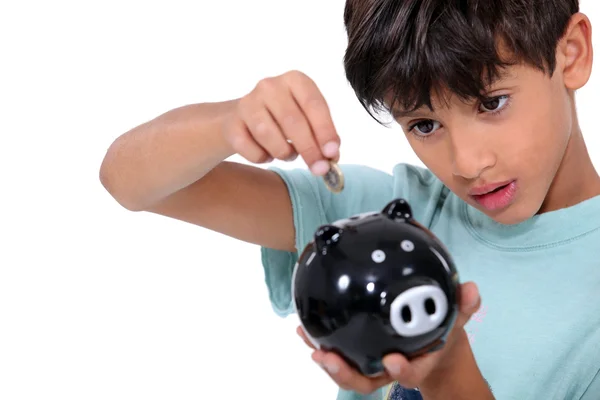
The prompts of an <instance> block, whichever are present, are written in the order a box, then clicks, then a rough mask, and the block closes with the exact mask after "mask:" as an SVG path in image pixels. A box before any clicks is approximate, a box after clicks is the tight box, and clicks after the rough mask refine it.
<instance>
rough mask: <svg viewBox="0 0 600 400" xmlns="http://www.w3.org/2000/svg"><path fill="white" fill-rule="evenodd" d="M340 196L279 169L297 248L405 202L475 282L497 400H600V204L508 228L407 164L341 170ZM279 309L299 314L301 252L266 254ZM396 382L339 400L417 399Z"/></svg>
mask: <svg viewBox="0 0 600 400" xmlns="http://www.w3.org/2000/svg"><path fill="white" fill-rule="evenodd" d="M341 168H342V170H343V172H344V176H345V180H346V184H345V189H344V191H343V192H342V193H340V194H333V193H331V192H329V191H328V190H327V188H326V187H325V186H324V184H323V182H322V180H321V178H318V177H315V176H313V175H312V174H311V173H310V172H309V171H307V170H303V169H294V170H287V171H286V170H281V169H276V168H273V169H272V170H274V171H276V172H277V173H278V174H279V175H280V176H281V177H282V178H283V180H284V181H285V183H286V185H287V187H288V190H289V193H290V198H291V201H292V206H293V212H294V223H295V229H296V248H297V249H298V250H299V251H302V249H304V247H305V246H306V245H307V244H308V242H309V241H311V239H312V237H313V234H314V232H315V230H316V229H317V227H318V226H320V225H322V224H326V223H330V222H333V221H335V220H337V219H341V218H347V217H349V216H352V215H354V214H359V213H363V212H367V211H381V209H382V208H383V207H384V206H385V205H386V204H387V203H388V202H389V201H390V200H392V199H394V198H404V199H406V200H407V201H408V202H409V204H410V205H411V207H412V209H413V213H414V217H415V219H416V220H417V221H419V222H420V223H421V224H423V225H424V226H426V227H428V228H429V229H430V230H431V231H432V232H433V233H434V234H435V235H436V236H437V237H438V238H439V239H440V240H441V241H442V242H443V243H444V244H445V246H446V247H447V248H448V250H449V251H450V253H451V255H452V257H453V259H454V261H455V262H456V266H457V269H458V273H459V277H460V280H461V281H462V282H465V281H474V282H475V283H476V284H477V285H478V287H479V290H480V293H481V297H482V307H481V308H480V310H479V312H477V313H476V314H475V315H474V316H473V317H472V318H471V320H470V321H469V322H468V323H467V325H466V327H465V329H466V331H467V333H468V335H469V338H470V341H471V346H472V348H473V352H474V354H475V358H476V360H477V364H478V366H479V368H480V370H481V372H482V374H483V376H484V377H485V379H486V380H487V381H488V383H489V385H490V387H491V389H492V391H493V393H494V396H495V397H496V399H498V400H540V399H543V400H552V399H556V400H559V399H560V400H565V399H569V400H570V399H578V400H598V399H600V374H599V370H600V196H598V197H595V198H592V199H590V200H587V201H584V202H582V203H579V204H577V205H575V206H572V207H569V208H565V209H561V210H558V211H553V212H549V213H544V214H541V215H537V216H535V217H533V218H532V219H530V220H528V221H526V222H523V223H521V224H518V225H501V224H498V223H496V222H494V221H493V220H492V219H490V218H488V217H487V216H486V215H485V214H483V213H481V212H479V211H478V210H477V209H475V208H473V207H471V206H469V205H468V204H466V203H465V202H464V201H462V200H461V199H460V198H458V197H457V196H456V195H454V194H453V193H452V192H450V191H449V190H448V189H447V188H446V187H445V186H444V185H443V184H442V183H441V182H440V181H439V180H438V179H437V178H436V177H435V176H434V175H433V174H432V173H431V172H430V171H428V170H426V169H423V168H420V167H415V166H411V165H407V164H399V165H397V166H396V167H395V168H394V170H393V173H392V174H388V173H385V172H382V171H379V170H375V169H372V168H368V167H364V166H356V165H345V166H344V165H343V166H341ZM261 251H262V263H263V266H264V271H265V279H266V284H267V287H268V293H269V296H270V300H271V304H272V305H273V309H274V310H275V312H276V313H277V314H278V315H280V316H282V317H283V316H286V315H288V314H290V313H292V312H293V306H292V298H291V277H292V271H293V267H294V265H295V262H296V260H297V258H298V253H288V252H283V251H278V250H273V249H268V248H262V249H261ZM420 398H421V397H420V395H419V393H418V392H416V391H406V390H405V389H403V388H401V387H399V386H398V385H389V386H388V387H383V388H381V389H380V390H378V391H376V392H375V393H373V394H371V395H369V396H362V395H359V394H357V393H353V392H349V391H344V390H340V392H339V396H338V400H367V399H368V400H398V399H405V400H410V399H420Z"/></svg>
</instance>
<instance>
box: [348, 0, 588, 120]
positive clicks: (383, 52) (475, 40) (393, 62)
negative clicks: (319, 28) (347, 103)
mask: <svg viewBox="0 0 600 400" xmlns="http://www.w3.org/2000/svg"><path fill="white" fill-rule="evenodd" d="M578 11H579V1H578V0H347V1H346V8H345V12H344V24H345V26H346V31H347V34H348V47H347V49H346V54H345V56H344V67H345V70H346V77H347V79H348V81H349V83H350V85H351V86H352V88H353V89H354V91H355V93H356V95H357V96H358V99H359V101H360V102H361V104H362V105H363V107H365V109H367V111H368V112H369V113H370V114H371V116H373V117H375V114H374V113H373V111H375V112H378V111H390V109H389V108H388V107H387V106H386V105H385V103H384V99H388V100H389V98H387V97H386V96H391V97H390V98H391V99H392V103H391V104H388V105H390V106H398V107H399V108H401V109H403V110H414V109H417V108H420V107H422V106H427V107H429V108H430V109H432V104H431V93H432V91H434V92H435V91H437V90H440V89H446V90H449V91H450V92H452V93H454V94H455V95H457V96H458V97H460V98H461V99H464V100H469V99H479V100H481V101H483V98H482V96H483V92H484V91H485V89H486V87H487V86H488V85H489V84H491V83H492V82H493V81H494V79H496V78H497V77H498V76H499V74H500V72H501V70H502V68H503V67H505V66H507V65H511V64H513V63H518V62H523V63H526V64H529V65H531V66H533V67H535V68H538V69H540V70H542V71H544V72H545V73H548V74H549V75H550V76H551V75H552V73H553V72H554V69H555V64H556V61H555V52H556V45H557V43H558V41H559V39H560V38H561V37H562V35H563V34H564V31H565V28H566V27H567V25H568V23H569V20H570V18H571V16H572V15H573V14H575V13H577V12H578ZM501 47H502V48H505V49H506V50H507V52H504V54H509V55H510V57H506V56H503V57H501V56H500V54H499V50H500V49H501ZM376 119H377V118H376ZM378 121H379V120H378ZM379 122H381V121H379Z"/></svg>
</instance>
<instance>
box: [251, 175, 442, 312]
mask: <svg viewBox="0 0 600 400" xmlns="http://www.w3.org/2000/svg"><path fill="white" fill-rule="evenodd" d="M340 168H341V169H342V171H343V174H344V180H345V184H344V190H343V191H342V192H341V193H338V194H336V193H332V192H330V191H329V190H328V189H327V187H326V186H325V184H324V183H323V180H322V178H321V177H317V176H314V175H313V174H312V173H311V172H310V171H309V170H307V169H291V170H284V169H280V168H269V169H270V170H272V171H274V172H276V173H277V174H278V175H279V176H280V177H281V179H282V180H283V181H284V182H285V184H286V186H287V189H288V193H289V195H290V200H291V204H292V210H293V217H294V229H295V242H296V251H295V252H286V251H281V250H275V249H270V248H267V247H261V261H262V265H263V269H264V273H265V283H266V285H267V289H268V293H269V300H270V302H271V305H272V307H273V310H274V311H275V313H276V314H277V315H279V316H281V317H285V316H287V315H289V314H291V313H292V312H293V310H294V307H293V304H292V294H291V282H292V273H293V269H294V266H295V264H296V262H297V260H298V256H299V254H300V253H301V252H302V251H303V250H304V248H305V247H306V245H307V244H308V243H309V242H310V241H312V239H313V235H314V233H315V231H316V230H317V228H318V227H319V226H321V225H324V224H328V223H331V222H334V221H336V220H339V219H343V218H348V217H350V216H353V215H356V214H360V213H364V212H370V211H381V210H382V209H383V207H385V205H386V204H387V203H388V202H390V201H391V200H393V199H394V198H398V197H402V198H404V199H406V200H407V201H408V202H409V203H410V204H411V206H412V208H413V214H414V215H415V218H416V219H417V220H419V221H420V222H421V223H424V224H425V225H428V224H427V223H426V222H424V221H423V219H426V218H427V214H431V213H432V212H433V210H434V209H435V205H436V204H437V202H436V201H434V202H432V201H431V194H432V187H433V186H435V185H433V183H434V182H435V179H433V176H432V175H431V174H430V173H429V172H427V171H426V170H424V169H421V168H419V167H414V166H410V165H406V164H399V165H397V166H396V167H395V168H394V171H393V173H391V174H390V173H387V172H384V171H381V170H377V169H374V168H370V167H366V166H361V165H340ZM415 205H418V207H415Z"/></svg>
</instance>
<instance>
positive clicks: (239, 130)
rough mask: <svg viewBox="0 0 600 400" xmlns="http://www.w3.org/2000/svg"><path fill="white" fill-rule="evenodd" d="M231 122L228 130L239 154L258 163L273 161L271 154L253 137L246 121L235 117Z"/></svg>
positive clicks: (234, 147)
mask: <svg viewBox="0 0 600 400" xmlns="http://www.w3.org/2000/svg"><path fill="white" fill-rule="evenodd" d="M230 124H231V125H230V126H229V128H228V130H227V131H228V132H229V135H230V137H229V141H230V143H231V146H232V147H233V149H234V150H235V151H236V152H237V153H238V154H239V155H241V156H242V157H244V158H245V159H246V160H248V161H250V162H252V163H257V164H260V163H264V162H270V161H272V157H271V155H270V154H269V153H267V151H266V150H265V149H263V148H262V147H261V146H260V145H259V144H258V143H257V142H256V141H255V140H254V139H253V138H252V135H251V133H250V131H249V129H248V127H247V126H246V124H245V123H244V121H242V120H241V119H235V120H233V121H231V122H230Z"/></svg>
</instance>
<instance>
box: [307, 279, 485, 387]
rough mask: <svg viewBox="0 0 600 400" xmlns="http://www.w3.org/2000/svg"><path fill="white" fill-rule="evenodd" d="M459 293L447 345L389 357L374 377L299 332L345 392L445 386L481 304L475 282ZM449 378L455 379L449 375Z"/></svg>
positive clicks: (465, 284) (316, 360)
mask: <svg viewBox="0 0 600 400" xmlns="http://www.w3.org/2000/svg"><path fill="white" fill-rule="evenodd" d="M460 290H461V300H460V304H459V314H458V317H457V319H456V322H455V324H454V327H453V328H452V331H451V332H450V334H449V335H448V340H447V342H446V344H445V346H444V347H443V348H442V349H440V350H437V351H435V352H432V353H428V354H425V355H423V356H420V357H417V358H415V359H413V360H411V361H408V360H407V359H406V358H405V357H403V356H402V355H400V354H390V355H388V356H386V357H385V358H384V359H383V364H384V366H385V367H386V373H385V374H384V375H382V376H378V377H375V378H368V377H365V376H364V375H362V374H360V373H359V372H358V371H356V370H355V369H353V368H352V367H350V366H349V365H348V364H347V363H346V362H345V361H344V360H343V359H342V358H341V357H339V356H338V355H336V354H335V353H332V352H324V351H321V350H316V349H315V348H314V346H313V345H312V344H311V343H310V341H309V340H308V338H307V337H306V336H305V335H304V331H303V330H302V328H301V327H298V329H297V332H298V334H299V335H300V337H301V338H302V339H303V340H304V342H305V343H306V344H307V345H308V346H309V347H311V348H313V349H315V351H314V352H313V354H312V358H313V360H314V361H315V362H316V363H317V364H319V365H321V366H322V367H323V369H324V370H325V371H326V372H327V373H328V374H329V376H330V377H331V378H332V379H333V380H334V381H335V382H336V383H337V384H338V386H339V387H341V388H342V389H345V390H352V391H355V392H357V393H362V394H368V393H371V392H373V391H375V390H377V389H378V388H380V387H382V386H385V385H387V384H389V383H392V382H394V381H396V382H398V383H399V384H400V385H401V386H403V387H405V388H420V387H422V386H423V385H426V384H432V383H433V384H434V385H437V384H443V379H444V377H445V375H449V374H446V373H445V372H444V371H451V370H453V366H454V364H457V363H459V362H460V361H461V360H459V358H460V357H462V356H463V355H464V354H465V352H463V351H461V348H464V346H465V345H467V346H468V339H467V335H466V332H465V330H464V329H463V328H464V325H465V324H466V323H467V321H468V320H469V318H471V316H472V315H473V314H474V313H475V312H476V311H477V310H478V309H479V306H480V304H481V300H480V297H479V291H478V289H477V286H476V285H475V284H474V283H472V282H467V283H463V284H461V287H460ZM467 355H468V353H467ZM448 379H454V377H449V376H448Z"/></svg>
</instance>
